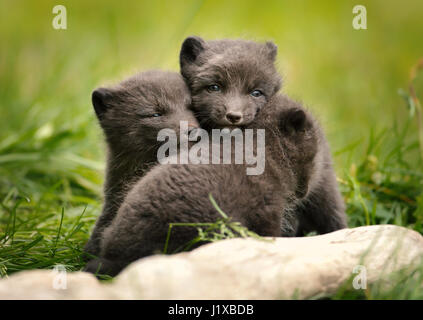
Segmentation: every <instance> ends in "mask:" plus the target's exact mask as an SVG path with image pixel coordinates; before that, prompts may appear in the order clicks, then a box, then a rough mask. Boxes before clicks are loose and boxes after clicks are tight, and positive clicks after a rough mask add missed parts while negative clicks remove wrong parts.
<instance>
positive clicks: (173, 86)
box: [85, 71, 199, 256]
mask: <svg viewBox="0 0 423 320" xmlns="http://www.w3.org/2000/svg"><path fill="white" fill-rule="evenodd" d="M92 103H93V106H94V110H95V113H96V115H97V118H98V120H99V123H100V126H101V128H102V129H103V132H104V135H105V139H106V144H107V167H106V179H105V184H104V198H105V199H104V206H103V211H102V214H101V216H100V217H99V219H98V220H97V223H96V225H95V227H94V231H93V232H92V235H91V238H90V240H89V241H88V243H87V245H86V246H85V251H86V252H87V253H89V254H90V255H94V256H97V255H98V254H99V253H100V238H101V235H102V232H103V230H104V228H105V227H107V226H108V225H109V224H110V223H111V221H112V220H113V218H114V216H115V215H116V213H117V211H118V209H119V207H120V205H121V204H122V202H123V199H124V197H125V195H126V193H127V192H128V190H129V189H130V186H131V185H132V184H133V183H134V182H135V181H137V180H138V179H139V178H140V177H141V176H143V175H144V174H145V172H146V171H148V169H149V168H151V167H152V166H153V165H155V164H156V163H157V150H158V148H159V147H160V145H161V143H160V142H158V141H157V134H158V132H159V131H160V130H161V129H165V128H168V129H172V130H175V131H177V132H179V127H180V121H187V122H188V128H189V129H188V130H190V129H192V128H197V127H198V126H199V125H198V122H197V120H196V119H195V117H194V115H193V113H192V111H190V110H189V109H188V107H189V105H190V103H191V95H190V93H189V90H188V88H187V86H186V84H185V82H184V80H183V79H182V77H181V75H180V74H178V73H175V72H165V71H147V72H142V73H139V74H137V75H135V76H133V77H130V78H129V79H126V80H124V81H123V82H121V83H120V84H119V85H117V86H115V87H111V88H98V89H96V90H95V91H94V92H93V93H92Z"/></svg>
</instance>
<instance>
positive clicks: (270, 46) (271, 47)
mask: <svg viewBox="0 0 423 320" xmlns="http://www.w3.org/2000/svg"><path fill="white" fill-rule="evenodd" d="M265 46H266V50H267V53H268V55H269V58H270V59H271V60H272V61H275V59H276V55H277V54H278V46H277V45H276V44H274V43H273V42H272V41H267V42H266V43H265Z"/></svg>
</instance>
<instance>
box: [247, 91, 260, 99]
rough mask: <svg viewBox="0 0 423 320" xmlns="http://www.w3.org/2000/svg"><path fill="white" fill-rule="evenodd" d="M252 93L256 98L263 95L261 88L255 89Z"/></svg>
mask: <svg viewBox="0 0 423 320" xmlns="http://www.w3.org/2000/svg"><path fill="white" fill-rule="evenodd" d="M250 94H251V95H252V96H253V97H254V98H258V97H261V96H262V95H263V92H261V91H260V90H253V91H252V92H251V93H250Z"/></svg>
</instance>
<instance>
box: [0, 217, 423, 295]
mask: <svg viewBox="0 0 423 320" xmlns="http://www.w3.org/2000/svg"><path fill="white" fill-rule="evenodd" d="M422 258H423V237H422V236H421V235H420V234H419V233H417V232H415V231H412V230H409V229H406V228H403V227H398V226H392V225H378V226H367V227H359V228H355V229H344V230H340V231H336V232H333V233H330V234H326V235H320V236H313V237H303V238H272V239H270V238H266V239H265V240H257V239H252V238H248V239H230V240H224V241H219V242H215V243H211V244H207V245H204V246H202V247H200V248H198V249H196V250H193V251H192V252H185V253H180V254H176V255H167V256H165V255H156V256H151V257H147V258H144V259H140V260H138V261H136V262H134V263H132V264H131V265H129V266H128V267H127V268H126V269H125V270H123V271H122V273H121V274H120V275H119V276H118V277H116V279H115V280H114V281H113V282H112V283H100V282H98V281H97V280H96V279H95V278H94V277H93V276H92V275H89V274H86V273H84V272H73V273H68V274H67V289H65V290H63V289H54V287H53V285H52V284H53V281H54V279H55V278H54V277H55V276H56V275H55V274H54V273H53V272H52V271H48V270H36V271H25V272H20V273H18V274H15V275H12V276H11V277H10V278H9V279H5V280H1V281H0V299H291V298H298V299H305V298H313V297H319V296H325V295H329V294H331V293H334V292H335V291H336V290H337V289H339V288H340V287H341V286H342V285H344V284H346V285H347V286H348V288H350V289H352V288H353V286H352V279H353V278H354V277H355V276H357V274H355V273H353V270H354V268H355V267H356V266H358V265H362V266H364V267H365V268H366V272H367V283H368V284H370V283H373V282H375V281H376V280H385V281H387V283H389V279H390V275H391V274H392V273H393V272H396V271H400V270H404V269H407V268H410V269H411V268H413V267H416V266H417V265H418V264H419V263H421V262H422Z"/></svg>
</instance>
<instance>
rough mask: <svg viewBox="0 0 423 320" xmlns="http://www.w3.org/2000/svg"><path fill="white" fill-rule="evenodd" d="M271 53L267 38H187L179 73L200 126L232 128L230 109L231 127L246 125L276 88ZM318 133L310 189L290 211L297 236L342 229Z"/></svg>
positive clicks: (334, 185) (272, 48)
mask: <svg viewBox="0 0 423 320" xmlns="http://www.w3.org/2000/svg"><path fill="white" fill-rule="evenodd" d="M276 54H277V47H276V45H275V44H274V43H272V42H266V43H257V42H253V41H245V40H212V41H205V40H203V39H202V38H200V37H188V38H186V39H185V41H184V42H183V44H182V48H181V52H180V67H181V74H182V75H183V77H184V79H185V80H186V82H187V84H188V86H189V88H190V90H191V95H192V106H191V107H192V109H193V110H194V113H195V115H196V116H197V118H198V120H199V121H200V124H201V126H202V127H204V128H206V129H212V128H220V127H225V126H231V125H233V123H230V122H229V121H228V119H225V116H226V114H227V113H228V112H230V111H233V110H235V111H236V110H240V111H241V112H242V113H243V116H242V119H243V121H241V122H240V123H237V124H236V125H238V126H241V127H242V126H243V125H245V124H248V123H250V122H251V121H252V120H253V119H254V117H255V115H256V114H257V113H258V112H259V111H260V110H261V109H262V108H263V107H264V106H266V102H267V101H268V100H269V99H271V97H272V96H273V95H274V94H275V93H276V92H277V91H278V90H279V89H280V86H281V78H280V76H279V74H278V73H277V70H276V68H275V59H276ZM211 84H219V85H220V87H221V88H222V90H221V91H219V92H210V90H208V89H207V88H208V86H209V85H211ZM254 89H259V90H261V91H262V92H263V96H260V97H258V98H256V97H252V96H251V95H250V93H251V91H252V90H254ZM266 108H267V106H266ZM319 130H320V129H319ZM320 131H321V130H320ZM319 137H320V139H319V154H318V155H317V157H316V158H317V159H318V160H317V162H318V163H316V167H315V169H316V170H315V173H314V174H313V178H312V179H311V181H310V189H311V191H310V193H309V195H308V196H307V197H306V198H304V199H303V201H301V202H300V203H299V204H298V205H297V207H296V209H295V214H296V215H297V216H299V217H301V219H300V220H301V224H300V226H299V228H298V230H297V235H298V236H302V235H304V234H305V233H308V232H310V231H317V232H319V233H327V232H331V231H334V230H337V229H341V228H344V227H346V222H345V220H346V219H345V213H344V203H343V200H342V197H341V194H340V192H339V190H338V186H337V182H336V176H335V173H334V170H333V167H332V163H331V162H332V159H331V155H330V150H329V146H328V143H327V141H326V139H325V137H324V135H323V132H321V133H320V135H319Z"/></svg>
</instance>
